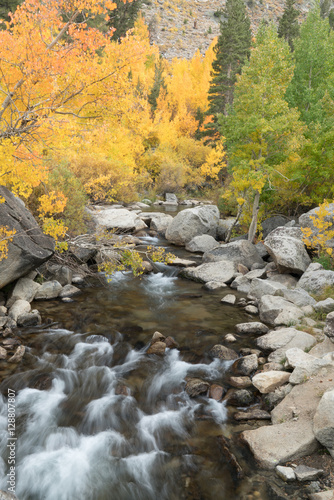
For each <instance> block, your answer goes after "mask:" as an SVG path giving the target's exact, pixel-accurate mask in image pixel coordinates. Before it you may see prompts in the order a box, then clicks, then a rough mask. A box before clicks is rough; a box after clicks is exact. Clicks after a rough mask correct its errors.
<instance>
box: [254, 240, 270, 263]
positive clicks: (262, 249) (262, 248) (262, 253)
mask: <svg viewBox="0 0 334 500" xmlns="http://www.w3.org/2000/svg"><path fill="white" fill-rule="evenodd" d="M255 248H256V250H257V251H258V252H259V254H260V257H262V259H266V258H267V257H269V254H268V252H267V250H266V247H265V246H264V244H263V242H262V241H259V243H256V245H255ZM264 267H265V266H264Z"/></svg>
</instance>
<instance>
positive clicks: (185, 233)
mask: <svg viewBox="0 0 334 500" xmlns="http://www.w3.org/2000/svg"><path fill="white" fill-rule="evenodd" d="M218 221H219V210H218V208H217V207H216V206H215V205H205V206H201V207H195V208H186V209H185V210H182V212H179V213H178V214H177V215H176V216H175V217H174V219H173V221H172V222H171V223H170V225H169V226H168V228H167V231H166V235H165V237H166V239H167V240H168V241H170V242H171V243H174V244H175V245H181V246H184V245H186V243H188V242H189V241H190V240H192V239H193V238H194V237H195V236H199V235H200V234H209V235H210V236H213V237H215V236H216V233H217V227H218Z"/></svg>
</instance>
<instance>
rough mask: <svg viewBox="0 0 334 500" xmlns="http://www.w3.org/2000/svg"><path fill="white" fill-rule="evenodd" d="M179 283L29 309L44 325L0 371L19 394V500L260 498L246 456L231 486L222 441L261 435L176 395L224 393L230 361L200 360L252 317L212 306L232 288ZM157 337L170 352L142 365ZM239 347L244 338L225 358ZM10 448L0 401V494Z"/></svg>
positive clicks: (171, 280)
mask: <svg viewBox="0 0 334 500" xmlns="http://www.w3.org/2000/svg"><path fill="white" fill-rule="evenodd" d="M143 243H147V241H143ZM188 256H189V254H188ZM188 258H189V257H188ZM176 273H177V270H175V269H174V268H170V267H167V266H162V267H161V268H160V270H158V272H155V273H153V274H149V275H144V276H142V277H140V278H139V277H138V278H134V277H133V276H132V274H131V273H116V275H115V276H113V278H112V281H111V282H110V283H104V284H102V283H101V282H100V281H98V280H96V281H95V280H93V281H91V283H90V284H89V285H88V286H86V287H85V288H83V290H82V293H81V294H80V295H78V296H77V297H75V299H74V301H73V302H72V303H67V304H65V303H62V302H61V301H58V300H53V301H45V302H36V303H33V304H32V308H34V307H35V308H38V309H39V311H40V313H41V315H42V318H43V324H42V325H41V326H39V327H34V328H30V329H27V328H25V329H20V330H19V331H18V337H19V338H20V340H21V342H22V344H24V345H25V346H26V347H27V349H26V354H25V356H24V358H23V361H22V363H21V364H20V365H18V366H17V367H15V369H14V368H13V367H10V368H6V369H5V370H2V372H1V376H2V383H1V386H0V388H1V392H2V394H3V395H5V394H7V390H8V388H10V389H12V390H14V391H15V392H16V402H15V404H16V433H17V448H16V495H17V497H18V499H19V500H107V499H108V500H110V499H112V500H156V499H160V500H182V499H187V500H218V499H221V500H238V499H240V500H243V499H247V500H251V499H255V498H260V499H263V500H266V499H267V498H268V497H267V496H266V493H265V491H264V483H265V481H264V476H263V474H261V475H258V473H257V472H256V469H255V467H254V464H253V463H252V459H251V456H250V453H249V452H247V450H245V449H243V447H242V446H240V449H239V448H238V446H236V447H235V449H234V452H235V454H236V456H237V459H238V460H239V461H240V463H241V465H242V467H243V470H244V471H245V476H244V478H236V477H235V475H234V474H233V471H232V469H231V466H230V464H229V463H228V459H227V458H226V455H224V453H222V451H221V446H220V441H219V437H220V436H224V437H225V438H227V439H229V440H235V441H237V439H236V436H237V435H238V434H239V432H240V431H241V430H243V429H246V428H252V427H251V426H254V427H255V426H258V425H259V424H258V423H257V424H245V423H244V424H242V425H241V424H236V423H233V418H232V413H233V411H235V408H233V411H232V410H231V408H228V407H227V406H226V404H225V403H224V402H223V403H222V402H217V401H215V400H214V399H209V398H207V397H197V398H190V397H189V396H188V395H187V393H186V392H185V390H184V388H185V385H186V377H200V378H202V379H204V380H207V381H209V382H210V383H218V384H220V385H223V386H224V385H226V378H227V376H228V374H229V369H230V366H231V363H232V362H230V361H221V360H219V359H214V360H213V359H212V358H210V357H209V355H208V352H209V351H210V349H211V348H212V347H213V345H215V344H219V343H224V336H225V335H226V334H227V333H234V332H235V325H236V324H237V323H242V322H248V321H252V320H253V321H254V320H256V318H255V317H254V316H250V315H249V314H246V313H245V312H244V311H243V309H241V308H239V307H237V306H230V305H227V304H222V303H221V302H220V299H221V298H222V297H223V296H224V295H226V294H227V293H229V292H230V290H229V288H227V289H221V290H217V291H211V292H209V291H206V290H205V289H204V288H203V287H202V285H201V284H199V283H195V282H192V281H189V280H185V279H182V278H178V277H177V276H176ZM156 330H158V331H159V332H161V333H162V334H163V335H165V336H168V335H170V336H172V337H174V339H175V340H176V342H177V344H178V348H177V349H167V350H166V354H165V356H164V357H158V356H155V355H147V354H146V352H145V351H146V350H147V347H148V345H149V342H150V340H151V338H152V335H153V333H154V332H155V331H156ZM246 346H247V347H252V339H251V338H249V337H247V338H244V339H241V340H240V341H238V342H237V343H236V344H233V345H231V346H230V347H232V348H233V349H236V350H237V351H238V349H239V348H240V347H246ZM231 411H232V413H231ZM6 444H7V400H6V398H5V397H4V396H2V395H1V394H0V490H1V489H2V490H7V480H8V478H7V476H6V475H7V473H8V469H7V467H8V466H7V447H6ZM264 474H269V473H264ZM268 477H269V476H268Z"/></svg>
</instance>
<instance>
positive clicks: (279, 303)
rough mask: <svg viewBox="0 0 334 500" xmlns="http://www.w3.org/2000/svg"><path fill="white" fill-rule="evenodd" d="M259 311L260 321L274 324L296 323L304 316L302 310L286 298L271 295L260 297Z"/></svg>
mask: <svg viewBox="0 0 334 500" xmlns="http://www.w3.org/2000/svg"><path fill="white" fill-rule="evenodd" d="M259 312H260V319H261V321H263V322H264V323H268V324H270V325H275V326H279V325H289V324H291V323H298V322H299V320H300V319H301V318H302V317H303V316H304V313H303V311H302V310H301V309H299V308H298V307H296V306H295V305H294V304H292V303H291V302H289V301H288V300H286V299H284V298H283V297H275V296H272V295H264V296H262V297H261V299H260V300H259Z"/></svg>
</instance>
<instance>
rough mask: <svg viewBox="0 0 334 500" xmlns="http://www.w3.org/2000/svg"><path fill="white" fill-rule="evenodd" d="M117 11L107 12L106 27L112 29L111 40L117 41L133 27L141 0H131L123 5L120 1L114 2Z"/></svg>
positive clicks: (115, 0)
mask: <svg viewBox="0 0 334 500" xmlns="http://www.w3.org/2000/svg"><path fill="white" fill-rule="evenodd" d="M114 2H115V4H116V5H117V9H115V10H113V11H111V12H109V17H110V19H109V21H108V25H109V26H110V27H111V28H114V29H115V31H114V33H113V36H112V38H113V40H119V39H120V38H121V37H123V36H124V35H125V33H126V32H127V31H128V30H129V29H131V28H133V27H134V24H135V22H136V19H137V17H138V14H139V11H140V9H141V4H142V0H133V1H132V2H130V3H129V2H126V3H124V2H123V1H122V0H114Z"/></svg>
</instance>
